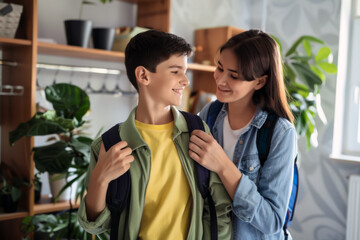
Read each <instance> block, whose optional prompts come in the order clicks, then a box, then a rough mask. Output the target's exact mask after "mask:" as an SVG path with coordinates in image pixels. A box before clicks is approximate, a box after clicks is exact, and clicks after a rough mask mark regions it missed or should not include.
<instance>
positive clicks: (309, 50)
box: [303, 39, 312, 57]
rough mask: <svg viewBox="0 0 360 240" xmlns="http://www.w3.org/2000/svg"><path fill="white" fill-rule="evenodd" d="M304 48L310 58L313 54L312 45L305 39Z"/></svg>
mask: <svg viewBox="0 0 360 240" xmlns="http://www.w3.org/2000/svg"><path fill="white" fill-rule="evenodd" d="M303 47H304V50H305V52H306V55H308V56H309V57H310V56H311V55H312V52H311V45H310V43H309V41H308V40H305V39H304V40H303Z"/></svg>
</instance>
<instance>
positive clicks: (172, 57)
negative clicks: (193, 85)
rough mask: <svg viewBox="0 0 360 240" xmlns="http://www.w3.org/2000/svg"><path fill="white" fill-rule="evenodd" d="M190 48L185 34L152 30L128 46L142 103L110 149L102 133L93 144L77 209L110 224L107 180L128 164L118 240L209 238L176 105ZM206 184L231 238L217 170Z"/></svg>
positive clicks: (223, 235)
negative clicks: (128, 187) (84, 193)
mask: <svg viewBox="0 0 360 240" xmlns="http://www.w3.org/2000/svg"><path fill="white" fill-rule="evenodd" d="M190 54H191V47H190V45H189V44H188V43H186V41H185V40H184V39H182V38H180V37H177V36H175V35H173V34H170V33H164V32H159V31H155V30H150V31H147V32H143V33H140V34H138V35H136V36H135V37H134V38H132V39H131V40H130V42H129V44H128V45H127V47H126V50H125V66H126V70H127V75H128V78H129V80H130V81H131V83H132V84H133V85H134V87H135V88H136V89H137V91H138V94H139V102H138V106H137V107H136V108H135V109H134V110H133V111H132V112H131V113H130V115H129V117H128V119H127V120H126V121H125V122H123V123H122V124H121V125H120V127H119V133H120V136H121V139H122V141H121V142H119V143H117V144H116V145H114V146H113V147H111V148H110V149H109V150H108V151H107V152H106V151H105V150H104V145H103V143H102V140H101V138H99V139H97V140H95V141H94V143H93V145H92V154H91V155H92V156H91V162H90V166H89V172H88V176H87V181H86V184H87V187H88V192H87V196H86V197H85V198H84V199H83V200H82V202H81V205H80V208H79V213H78V219H79V222H80V224H81V225H82V226H83V228H84V229H85V230H86V231H88V232H91V233H94V234H98V233H101V232H103V231H105V230H108V229H109V222H110V211H109V209H108V208H107V206H106V201H105V198H106V191H107V187H108V184H109V182H110V181H112V180H113V179H116V178H118V177H119V176H121V175H122V174H124V173H125V172H126V171H127V170H130V173H131V194H130V195H131V196H130V203H129V204H127V206H126V209H124V211H122V213H121V218H120V223H119V227H118V239H122V238H123V239H193V240H197V239H210V216H209V215H210V214H209V209H208V206H207V203H206V204H205V205H206V207H205V206H204V200H203V199H202V197H201V194H200V192H199V191H198V188H197V183H196V181H197V180H196V176H195V172H194V170H195V168H194V161H193V160H192V159H191V158H190V157H189V154H188V145H189V137H190V136H189V133H188V129H187V125H186V121H185V119H184V117H183V116H182V114H181V113H180V112H179V111H178V110H177V109H176V108H175V107H173V105H180V103H181V97H182V91H183V89H184V88H185V87H186V86H188V84H189V80H188V79H187V77H186V75H185V73H186V70H187V57H188V56H189V55H190ZM206 131H207V132H209V130H208V128H207V127H206ZM96 159H97V162H96ZM209 187H210V192H211V195H212V198H213V200H214V202H215V207H216V212H217V217H218V219H217V222H218V237H219V239H230V234H231V223H230V217H229V216H230V212H231V199H230V198H229V196H228V194H227V193H226V191H225V189H224V187H223V185H222V183H221V181H220V179H219V178H218V177H217V175H215V174H214V173H211V174H210V183H209Z"/></svg>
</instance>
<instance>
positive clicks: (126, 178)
mask: <svg viewBox="0 0 360 240" xmlns="http://www.w3.org/2000/svg"><path fill="white" fill-rule="evenodd" d="M119 125H120V124H116V125H115V126H113V127H112V128H110V129H109V130H108V131H106V132H105V133H104V134H102V135H101V138H102V140H103V143H104V146H105V150H106V151H108V150H109V149H110V148H111V147H112V146H113V145H115V144H116V143H118V142H120V141H121V138H120V134H119V131H118V129H119ZM130 192H131V176H130V171H127V172H125V173H124V174H123V175H121V176H120V177H118V178H117V179H114V180H112V181H111V182H110V183H109V186H108V189H107V192H106V203H107V206H108V208H109V210H110V212H111V231H110V239H111V240H118V228H119V222H120V215H121V212H122V211H123V210H124V208H125V206H126V205H127V204H129V202H130V196H131V194H130ZM127 213H128V212H127ZM127 218H128V216H126V220H125V221H126V222H125V224H127Z"/></svg>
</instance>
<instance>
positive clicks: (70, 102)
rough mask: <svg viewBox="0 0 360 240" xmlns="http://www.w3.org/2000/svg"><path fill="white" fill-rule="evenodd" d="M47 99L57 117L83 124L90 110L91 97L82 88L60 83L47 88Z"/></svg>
mask: <svg viewBox="0 0 360 240" xmlns="http://www.w3.org/2000/svg"><path fill="white" fill-rule="evenodd" d="M45 94H46V99H47V100H48V101H49V102H51V103H52V105H53V107H54V110H55V111H56V114H57V116H60V117H63V118H68V119H73V118H76V120H77V121H78V122H82V117H83V116H84V115H85V114H86V112H87V111H88V110H89V109H90V101H89V96H88V95H87V94H86V92H85V91H84V90H82V89H81V88H79V87H77V86H75V85H71V84H66V83H59V84H54V85H51V86H48V87H46V88H45Z"/></svg>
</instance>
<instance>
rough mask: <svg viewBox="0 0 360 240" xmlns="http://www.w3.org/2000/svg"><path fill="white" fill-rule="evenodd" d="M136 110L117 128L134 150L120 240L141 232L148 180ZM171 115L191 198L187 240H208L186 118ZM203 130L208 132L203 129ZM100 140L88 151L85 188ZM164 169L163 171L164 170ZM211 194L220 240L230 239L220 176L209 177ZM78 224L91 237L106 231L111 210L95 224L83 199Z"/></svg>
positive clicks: (226, 197)
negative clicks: (129, 201) (88, 218)
mask: <svg viewBox="0 0 360 240" xmlns="http://www.w3.org/2000/svg"><path fill="white" fill-rule="evenodd" d="M135 112H136V108H135V109H134V110H133V111H132V112H131V113H130V115H129V117H128V119H127V120H126V121H125V122H123V123H122V124H121V125H120V127H119V132H120V136H121V139H122V140H124V141H127V143H128V146H129V147H130V148H131V149H132V150H133V153H132V154H133V156H134V158H135V160H134V161H133V162H132V163H131V167H130V173H131V184H132V187H131V198H130V199H131V203H130V206H127V207H128V208H129V207H130V209H128V210H129V216H128V222H127V224H126V226H125V215H126V214H125V213H126V211H125V210H124V211H123V212H122V214H121V217H120V224H119V229H118V231H119V234H118V236H119V239H122V238H124V239H137V237H138V233H139V230H140V222H141V218H142V212H143V208H144V200H145V192H146V186H147V183H148V181H149V175H150V167H151V159H150V156H151V154H150V149H149V147H148V145H147V144H146V143H145V142H144V140H143V138H142V137H141V135H140V133H139V132H138V130H137V128H136V127H135V122H134V120H135ZM172 113H173V116H174V131H173V140H174V143H175V146H176V149H177V151H178V154H179V157H180V160H181V164H182V166H183V170H184V172H185V175H186V177H187V180H188V183H189V186H190V189H191V195H192V208H191V213H190V217H191V219H190V222H189V229H188V236H187V239H189V240H190V239H191V240H198V239H211V237H210V213H209V208H208V205H207V201H205V203H204V200H203V198H202V197H201V194H200V192H199V191H198V188H197V184H196V181H197V180H196V177H195V168H194V160H192V159H191V158H190V157H189V154H188V151H189V133H188V129H187V124H186V120H185V118H184V117H183V116H182V114H181V113H180V112H179V111H178V110H177V109H176V108H175V107H172ZM206 131H207V132H209V129H208V127H207V126H206ZM101 142H102V141H101V138H98V139H96V140H95V141H94V142H93V144H92V148H91V160H90V165H89V170H88V173H87V178H86V183H85V184H86V187H88V184H89V180H90V175H91V172H92V169H93V168H94V166H95V164H96V159H97V157H98V153H99V151H100V145H101ZM165 170H166V169H164V171H165ZM209 188H210V193H211V195H212V198H213V200H214V202H215V208H216V212H217V218H218V219H217V220H218V232H219V235H218V237H219V239H230V238H231V232H232V225H231V219H230V216H231V198H230V197H229V195H228V194H227V192H226V190H225V188H224V186H223V184H222V183H221V181H220V179H219V177H218V176H217V175H216V174H215V173H213V172H211V174H210V184H209ZM78 221H79V223H80V225H81V226H82V227H83V228H84V229H85V230H86V231H87V232H90V233H92V234H99V233H102V232H104V231H106V230H109V226H110V210H109V209H108V208H107V207H106V208H105V209H104V210H103V211H102V213H101V214H100V215H99V216H98V218H97V219H96V220H95V221H94V222H89V221H88V220H87V216H86V211H85V198H84V199H83V200H82V201H81V204H80V208H79V210H78Z"/></svg>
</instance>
